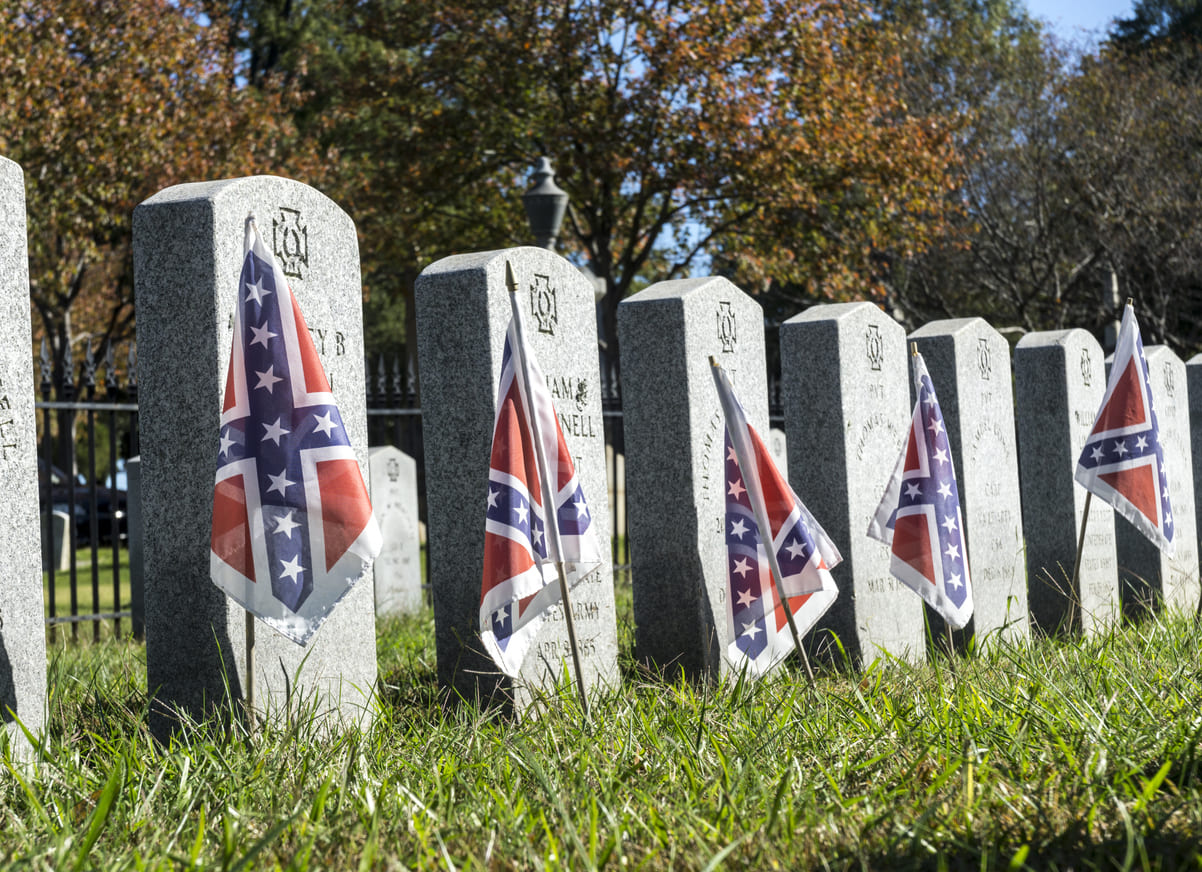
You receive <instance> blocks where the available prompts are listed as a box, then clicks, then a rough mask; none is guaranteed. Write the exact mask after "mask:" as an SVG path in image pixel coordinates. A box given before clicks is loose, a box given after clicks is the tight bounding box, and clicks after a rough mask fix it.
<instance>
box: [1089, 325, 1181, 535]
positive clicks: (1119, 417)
mask: <svg viewBox="0 0 1202 872" xmlns="http://www.w3.org/2000/svg"><path fill="white" fill-rule="evenodd" d="M1075 478H1076V479H1077V481H1078V482H1079V483H1080V484H1081V485H1082V487H1084V488H1085V489H1086V490H1089V491H1092V492H1093V493H1095V494H1097V495H1098V496H1099V497H1101V498H1102V499H1103V500H1105V501H1106V502H1107V503H1109V504H1110V505H1111V506H1113V507H1114V510H1115V511H1116V512H1118V513H1119V514H1120V515H1122V516H1123V517H1124V518H1126V519H1127V520H1128V521H1130V522H1131V523H1132V524H1134V525H1135V527H1136V528H1137V529H1138V530H1139V531H1140V532H1141V533H1143V534H1144V535H1145V536H1147V537H1148V538H1149V539H1150V540H1152V542H1153V543H1154V544H1155V545H1156V546H1157V547H1159V548H1160V550H1161V551H1164V552H1165V553H1166V554H1168V555H1169V556H1172V554H1173V507H1172V506H1171V505H1170V503H1169V480H1168V476H1167V474H1166V473H1165V468H1164V450H1163V449H1162V448H1161V447H1160V423H1159V421H1158V419H1157V416H1156V406H1155V404H1154V403H1153V402H1152V385H1151V384H1150V383H1149V381H1148V361H1147V360H1146V359H1145V358H1144V343H1143V340H1141V339H1140V336H1139V325H1138V324H1136V322H1135V309H1134V308H1133V307H1132V305H1131V303H1127V308H1126V309H1124V310H1123V322H1122V324H1121V325H1120V326H1119V337H1118V342H1117V344H1116V345H1115V349H1114V361H1113V363H1112V364H1111V366H1110V378H1109V380H1108V381H1107V383H1106V393H1105V395H1103V397H1102V406H1101V408H1099V409H1098V414H1097V417H1096V418H1094V425H1093V430H1091V431H1090V434H1089V437H1088V438H1087V439H1086V440H1085V448H1084V449H1082V451H1081V459H1080V460H1078V461H1077V472H1076V476H1075Z"/></svg>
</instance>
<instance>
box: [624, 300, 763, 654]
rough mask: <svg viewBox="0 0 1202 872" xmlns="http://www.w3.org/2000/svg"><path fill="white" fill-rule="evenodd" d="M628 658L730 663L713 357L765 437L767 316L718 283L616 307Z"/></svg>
mask: <svg viewBox="0 0 1202 872" xmlns="http://www.w3.org/2000/svg"><path fill="white" fill-rule="evenodd" d="M618 338H619V348H621V354H622V429H623V433H624V435H625V439H626V451H627V455H626V456H627V460H626V504H627V511H628V512H629V513H630V532H629V536H630V561H631V581H632V584H633V588H634V623H635V657H636V658H637V659H638V660H639V661H640V662H642V663H647V664H649V665H652V666H654V667H656V668H658V669H661V670H664V671H667V672H683V673H684V674H685V675H688V676H690V677H697V676H701V675H711V676H716V675H718V674H719V673H720V672H726V671H728V670H729V668H730V663H729V660H728V658H727V657H726V650H727V647H728V646H729V645H730V643H731V642H732V641H733V637H732V629H731V627H730V626H729V620H728V618H727V611H728V605H727V588H728V587H729V580H728V578H727V558H726V533H725V531H724V529H723V525H724V524H725V518H726V488H725V468H726V466H725V463H726V455H725V453H724V451H723V445H724V441H725V439H724V434H725V418H724V417H723V414H722V407H721V404H720V402H719V399H718V392H717V389H716V388H715V386H714V377H713V374H712V372H711V367H710V363H709V358H710V356H711V355H713V356H714V357H716V358H717V359H718V361H719V362H720V363H721V365H722V368H723V369H724V370H725V371H726V373H727V375H729V376H730V378H731V381H732V382H733V384H734V388H735V392H736V394H737V395H738V397H739V401H740V403H742V405H743V407H744V409H745V410H746V412H747V420H748V423H750V424H751V426H753V427H755V428H756V430H757V431H758V432H759V433H761V434H764V435H766V434H767V433H768V386H767V370H766V365H765V358H764V313H763V309H762V308H761V307H760V305H759V303H757V302H755V301H754V300H753V299H751V297H749V296H748V295H747V294H745V293H743V292H742V291H741V290H739V289H738V288H737V287H735V285H733V284H731V283H730V282H729V281H728V280H726V279H724V278H697V279H679V280H675V281H666V282H660V283H658V284H655V285H652V286H651V287H649V288H647V289H646V290H644V291H641V292H639V293H637V294H635V295H634V296H632V297H629V298H627V299H625V300H623V301H622V302H621V303H620V304H619V305H618Z"/></svg>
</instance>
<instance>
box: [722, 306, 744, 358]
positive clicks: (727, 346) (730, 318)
mask: <svg viewBox="0 0 1202 872" xmlns="http://www.w3.org/2000/svg"><path fill="white" fill-rule="evenodd" d="M735 327H736V325H735V310H734V308H733V307H732V306H731V304H730V303H728V302H720V303H718V341H719V342H721V343H722V352H723V353H724V354H734V352H735V347H736V346H737V345H738V341H739V337H738V333H737V331H736V329H735Z"/></svg>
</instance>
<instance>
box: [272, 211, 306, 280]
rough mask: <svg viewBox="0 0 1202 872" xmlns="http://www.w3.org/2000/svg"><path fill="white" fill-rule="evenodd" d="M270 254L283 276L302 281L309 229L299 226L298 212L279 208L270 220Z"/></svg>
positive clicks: (302, 225)
mask: <svg viewBox="0 0 1202 872" xmlns="http://www.w3.org/2000/svg"><path fill="white" fill-rule="evenodd" d="M271 248H272V254H274V255H275V257H276V260H278V261H279V262H280V268H281V269H282V270H283V271H284V275H286V276H288V277H289V278H293V279H303V278H304V277H305V275H304V270H305V268H307V267H308V266H309V228H308V227H307V226H305V225H304V224H301V220H300V211H299V210H297V209H288V208H285V207H284V206H281V207H280V209H279V212H278V213H277V214H276V215H273V216H272V218H271Z"/></svg>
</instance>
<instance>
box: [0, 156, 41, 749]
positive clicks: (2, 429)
mask: <svg viewBox="0 0 1202 872" xmlns="http://www.w3.org/2000/svg"><path fill="white" fill-rule="evenodd" d="M0 339H2V340H3V341H0V530H3V531H4V540H5V548H4V574H3V577H2V578H0V724H3V731H4V733H6V734H7V735H8V737H9V738H10V739H11V741H12V743H13V747H14V748H15V749H16V753H17V755H18V756H20V757H22V758H25V757H26V756H27V755H28V753H29V750H30V749H29V745H28V742H27V740H26V739H25V737H24V735H23V733H22V731H21V729H20V726H19V725H18V723H17V722H18V721H20V723H21V724H24V726H25V728H26V729H27V730H29V731H30V733H32V734H34V735H37V734H39V733H41V732H42V730H43V728H44V726H45V723H46V625H45V617H44V615H43V611H42V609H43V606H42V561H41V553H42V549H41V535H40V531H39V523H38V472H37V434H36V431H35V427H34V406H33V403H34V395H33V357H32V355H31V354H30V350H31V349H32V348H33V340H32V338H31V335H30V324H29V259H28V255H27V254H26V236H25V178H24V175H23V174H22V172H21V168H20V167H19V166H18V165H17V164H15V163H13V162H12V161H10V160H7V159H6V158H2V157H0ZM2 740H3V736H0V741H2Z"/></svg>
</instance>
